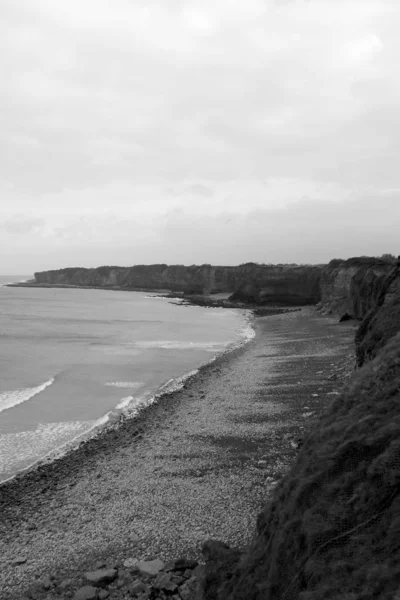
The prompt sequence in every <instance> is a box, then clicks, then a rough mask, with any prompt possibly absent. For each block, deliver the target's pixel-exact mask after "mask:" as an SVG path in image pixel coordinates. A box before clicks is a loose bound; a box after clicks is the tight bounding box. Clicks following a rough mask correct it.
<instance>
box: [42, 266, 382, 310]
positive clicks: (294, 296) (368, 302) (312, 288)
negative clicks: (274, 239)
mask: <svg viewBox="0 0 400 600" xmlns="http://www.w3.org/2000/svg"><path fill="white" fill-rule="evenodd" d="M392 268H393V262H391V261H390V260H388V259H382V258H371V257H365V256H362V257H358V258H350V259H348V260H339V259H335V260H332V261H331V262H330V263H329V264H328V265H325V266H320V265H319V266H312V265H259V264H256V263H246V264H243V265H239V266H237V267H226V266H212V265H201V266H197V265H192V266H183V265H170V266H168V265H166V264H158V265H135V266H132V267H117V266H106V267H98V268H96V269H84V268H79V267H76V268H67V269H59V270H54V271H42V272H38V273H35V281H36V283H37V284H39V285H72V286H79V287H99V288H106V289H123V290H140V289H143V290H170V291H172V292H184V293H185V294H205V295H208V294H213V293H222V292H225V293H229V294H231V297H230V300H232V301H236V302H240V303H248V304H259V305H268V304H280V305H287V306H302V305H306V304H318V303H319V308H320V309H321V310H322V311H323V312H325V313H332V314H337V315H340V316H341V315H344V314H346V313H347V314H348V315H349V316H352V317H355V318H358V319H362V318H364V317H365V316H366V314H367V313H368V312H369V311H370V310H371V309H372V308H373V307H374V306H376V304H377V302H378V300H379V298H380V297H381V296H382V292H383V290H384V288H385V285H386V283H385V282H386V277H387V275H388V273H389V272H390V270H391V269H392Z"/></svg>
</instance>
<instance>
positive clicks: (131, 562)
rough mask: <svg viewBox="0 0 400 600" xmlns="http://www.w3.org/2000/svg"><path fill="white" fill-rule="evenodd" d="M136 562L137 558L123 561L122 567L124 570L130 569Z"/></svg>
mask: <svg viewBox="0 0 400 600" xmlns="http://www.w3.org/2000/svg"><path fill="white" fill-rule="evenodd" d="M138 562H139V561H138V559H137V558H127V559H126V560H124V567H125V568H126V569H131V568H132V567H136V565H137V564H138Z"/></svg>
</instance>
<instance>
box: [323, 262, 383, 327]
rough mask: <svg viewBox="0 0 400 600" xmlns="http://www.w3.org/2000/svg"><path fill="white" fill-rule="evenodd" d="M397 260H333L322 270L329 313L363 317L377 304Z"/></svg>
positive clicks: (357, 317)
mask: <svg viewBox="0 0 400 600" xmlns="http://www.w3.org/2000/svg"><path fill="white" fill-rule="evenodd" d="M392 268H393V263H392V262H390V261H388V260H384V259H379V258H370V257H359V258H350V259H348V260H343V261H341V260H333V261H331V262H330V263H329V264H328V265H327V266H326V267H324V268H323V269H322V270H321V274H320V281H319V287H320V297H321V308H322V309H323V310H324V311H325V312H327V313H329V312H331V313H336V314H339V315H344V314H346V313H347V314H348V315H350V316H352V317H354V318H356V319H362V318H364V317H365V316H366V314H367V313H368V312H369V311H370V310H371V309H372V308H373V307H374V306H375V305H376V304H377V302H378V299H379V297H380V296H381V295H382V290H383V288H384V286H385V278H386V276H387V274H388V273H389V271H390V270H391V269H392Z"/></svg>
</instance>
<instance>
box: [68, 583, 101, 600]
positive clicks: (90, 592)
mask: <svg viewBox="0 0 400 600" xmlns="http://www.w3.org/2000/svg"><path fill="white" fill-rule="evenodd" d="M97 597H98V595H97V590H96V588H95V587H93V586H92V585H85V586H83V587H81V588H80V589H79V590H77V592H75V596H74V600H97Z"/></svg>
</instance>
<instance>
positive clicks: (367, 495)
mask: <svg viewBox="0 0 400 600" xmlns="http://www.w3.org/2000/svg"><path fill="white" fill-rule="evenodd" d="M399 407H400V335H398V336H396V337H395V338H394V339H392V340H391V341H390V342H389V344H388V345H387V347H386V348H385V349H384V350H383V351H382V352H381V353H380V354H379V356H378V357H377V358H376V359H375V361H373V362H372V363H369V364H367V365H366V366H364V367H363V368H362V370H360V371H359V373H358V375H357V376H356V377H353V379H352V380H351V381H350V383H349V384H348V385H347V386H346V388H345V389H344V391H343V392H342V394H341V395H340V397H338V399H337V400H336V401H335V402H334V403H333V404H332V406H331V408H330V410H329V411H328V413H327V414H326V415H325V416H324V417H322V418H321V420H320V422H319V424H318V426H317V427H315V429H314V430H313V432H312V433H311V434H310V435H309V437H308V439H307V440H306V441H305V443H304V447H303V449H302V452H301V453H300V454H299V456H298V460H297V462H296V463H295V464H294V465H293V468H292V469H291V472H290V473H289V474H288V476H286V477H285V478H284V480H283V481H282V482H281V483H280V485H279V486H278V488H277V490H276V492H275V496H274V499H273V501H272V502H271V503H270V504H269V505H267V506H266V507H265V510H264V511H263V512H262V513H261V514H260V515H259V518H258V524H257V535H256V537H255V540H254V543H253V546H252V548H251V549H250V551H249V552H248V554H247V555H246V556H245V558H244V559H243V560H242V562H241V563H239V565H238V567H237V568H236V569H234V570H231V572H226V571H225V573H224V578H223V579H222V580H221V581H220V585H219V591H218V596H214V598H216V597H218V599H219V600H222V599H224V600H225V599H226V600H227V599H228V598H229V599H230V600H239V599H240V600H242V599H245V598H246V600H288V599H290V600H293V599H300V600H322V599H324V598H340V599H341V600H353V599H354V600H355V599H361V598H363V599H364V600H369V599H371V600H372V599H373V598H378V597H379V598H380V599H382V600H386V599H387V600H389V599H392V598H393V596H394V592H395V590H396V585H399V582H400V412H399ZM396 582H397V583H396ZM214 594H215V588H214ZM205 598H209V600H211V596H207V593H206V595H205Z"/></svg>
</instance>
